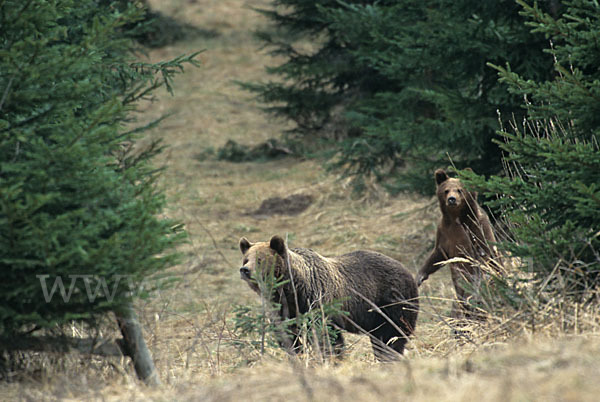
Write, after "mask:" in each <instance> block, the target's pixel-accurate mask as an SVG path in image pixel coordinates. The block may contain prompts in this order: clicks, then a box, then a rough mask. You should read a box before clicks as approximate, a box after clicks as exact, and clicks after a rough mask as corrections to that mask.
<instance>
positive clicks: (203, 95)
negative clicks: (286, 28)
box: [0, 0, 600, 401]
mask: <svg viewBox="0 0 600 402" xmlns="http://www.w3.org/2000/svg"><path fill="white" fill-rule="evenodd" d="M269 3H270V2H269V1H267V0H163V1H159V0H151V1H150V4H151V6H152V7H153V8H154V9H155V10H158V11H160V12H162V13H164V14H167V15H170V16H172V17H173V18H175V19H176V20H178V21H181V22H185V23H188V24H190V25H193V26H196V27H198V28H200V29H201V31H200V33H198V34H197V35H194V36H191V37H189V38H187V39H185V40H183V41H180V42H177V43H175V44H173V45H170V46H168V47H164V48H160V49H152V50H149V51H148V58H149V59H150V60H152V61H159V60H166V59H169V58H173V57H176V56H179V55H181V54H189V53H192V52H194V51H197V50H204V52H203V53H202V54H201V55H200V56H199V60H200V61H201V63H202V65H201V66H200V67H199V68H193V67H188V68H187V69H186V71H185V73H184V74H182V75H180V76H178V77H177V78H176V79H175V82H174V91H175V93H174V96H171V95H169V94H168V93H167V92H166V91H162V92H160V93H158V94H157V95H156V99H155V101H154V102H148V103H145V104H142V105H140V109H139V111H140V113H139V114H138V115H137V117H138V119H139V123H140V124H141V123H143V122H148V121H150V120H152V119H153V118H156V117H158V116H161V115H162V114H165V113H172V116H171V117H170V118H168V119H167V120H165V121H164V122H163V123H162V124H161V125H160V126H159V127H158V128H156V129H154V130H152V131H151V132H150V133H149V134H148V136H147V138H145V139H143V140H142V141H150V140H152V139H156V138H162V139H163V140H164V144H165V145H167V146H168V148H167V149H166V151H165V152H163V154H162V155H160V156H159V158H158V159H157V163H158V164H160V165H165V166H166V167H167V170H166V172H165V174H164V175H163V179H162V181H161V183H160V185H161V186H163V188H164V189H165V191H166V194H167V196H168V205H169V206H168V209H167V210H166V211H165V213H166V214H167V215H168V216H170V217H173V218H175V219H178V220H180V221H182V222H184V223H185V227H186V229H187V232H188V234H189V239H188V241H187V243H186V244H185V245H183V246H182V247H181V252H182V254H183V258H182V262H181V264H179V265H177V266H175V267H173V268H171V272H172V273H173V274H174V275H175V276H177V277H178V278H179V279H180V280H179V281H178V282H177V283H176V284H175V285H174V286H173V287H172V288H170V289H167V290H165V291H162V292H161V293H160V294H158V295H157V297H156V298H154V299H151V300H150V301H148V302H145V303H140V305H139V306H138V307H139V314H140V318H141V321H142V324H143V326H144V330H145V334H146V340H147V342H148V345H149V347H150V349H151V351H152V353H153V356H154V359H155V364H156V367H157V370H158V372H159V375H160V377H161V380H162V382H163V386H162V387H160V388H155V389H153V388H147V387H145V386H144V385H143V384H141V383H140V382H139V381H138V380H137V379H136V377H135V373H134V372H133V369H132V367H131V363H130V362H128V360H127V359H96V358H88V357H81V356H79V355H68V356H66V357H65V356H47V357H44V358H43V359H42V368H41V369H40V370H36V371H35V372H32V373H31V374H30V375H27V376H25V378H21V379H19V380H18V381H14V382H12V383H3V384H0V399H6V400H14V399H22V400H81V399H85V400H88V399H89V400H96V399H98V400H131V401H134V400H157V401H162V400H214V401H237V400H244V401H254V400H256V401H271V400H309V401H312V400H315V401H320V400H327V401H338V400H339V401H345V400H352V401H354V400H364V401H372V400H410V401H457V400H458V401H471V400H472V401H530V400H540V401H542V400H543V401H583V400H588V401H596V400H598V396H599V395H600V381H598V379H599V378H600V336H599V335H600V331H599V330H598V326H595V327H594V326H593V325H588V326H587V327H586V328H592V329H590V330H586V331H584V332H583V333H578V334H571V335H567V334H564V333H561V332H560V331H556V330H554V329H547V330H546V329H544V327H542V328H538V327H535V325H531V328H529V329H528V327H527V325H524V326H523V327H522V328H521V329H520V330H519V331H518V334H515V335H514V336H511V334H510V333H506V331H504V332H502V331H495V330H494V328H492V326H494V325H496V324H497V321H494V320H491V321H490V322H489V323H488V324H486V325H484V326H483V327H482V328H477V329H475V330H474V331H473V332H472V333H471V335H469V336H468V337H467V338H457V337H455V336H454V335H453V331H452V328H451V324H449V321H448V316H449V315H450V310H451V304H452V303H451V299H452V295H453V291H452V287H451V281H450V277H449V274H448V272H447V271H448V270H447V269H442V270H440V271H439V273H437V274H435V275H433V276H432V277H431V278H430V279H429V280H428V281H427V282H426V283H425V284H424V285H423V286H422V287H421V288H420V292H421V310H420V313H419V321H418V324H417V329H416V332H415V334H414V336H413V337H412V339H411V341H410V342H409V343H408V345H407V350H406V352H405V358H404V359H402V360H401V361H400V362H398V363H394V364H382V363H378V362H376V361H375V359H374V357H373V355H372V353H371V349H370V344H369V341H368V339H366V337H364V336H358V335H347V336H346V343H347V346H348V349H347V351H346V353H345V355H344V358H343V359H336V360H334V361H325V362H318V361H317V360H316V359H314V358H311V357H310V356H306V357H300V358H298V359H290V358H288V357H287V356H286V355H285V353H283V352H282V351H281V350H278V349H276V348H272V347H267V348H266V351H265V353H264V354H261V353H260V350H259V349H257V348H256V347H254V346H253V343H252V341H253V339H251V338H249V337H247V336H242V335H240V334H239V331H237V330H236V329H235V309H236V306H248V307H251V308H258V307H259V306H260V300H259V299H258V297H257V296H256V294H254V293H253V292H252V291H251V290H250V289H249V288H248V286H247V285H246V284H245V283H244V282H243V281H241V280H240V277H239V267H240V264H241V254H240V251H239V248H238V241H239V239H240V237H242V236H245V237H247V238H248V239H249V240H250V241H253V242H255V241H267V240H268V239H270V238H271V236H272V235H275V234H278V235H281V236H284V237H285V236H287V238H288V240H289V243H290V245H291V246H292V247H306V248H312V249H314V250H315V251H318V252H319V253H321V254H323V255H326V256H335V255H339V254H342V253H345V252H349V251H352V250H356V249H370V250H375V251H379V252H381V253H384V254H387V255H389V256H391V257H393V258H396V259H398V260H399V261H401V262H402V263H403V264H404V265H405V266H406V267H407V268H408V269H410V270H411V272H413V273H415V272H416V270H417V269H418V267H419V266H420V264H421V263H422V262H423V261H424V259H425V258H426V257H427V254H428V252H429V251H430V250H431V248H432V246H433V238H434V233H435V225H436V222H437V220H438V218H439V210H438V207H437V202H436V201H435V199H434V198H432V197H423V196H419V195H415V194H400V195H398V196H394V197H391V196H389V195H387V194H386V193H385V192H382V191H378V190H377V188H376V187H375V186H373V189H372V191H370V192H368V194H367V195H362V196H357V195H355V194H354V193H353V192H352V188H351V186H350V185H349V183H348V182H347V181H345V180H341V179H339V178H337V177H335V176H334V175H332V174H331V173H328V172H326V171H325V170H324V169H323V167H322V163H321V162H319V161H316V160H311V159H306V158H297V157H293V156H288V157H284V158H280V159H276V160H268V161H262V162H232V161H223V160H218V158H217V157H216V152H217V151H218V150H219V149H221V148H222V147H223V146H224V145H225V144H226V143H227V141H235V142H236V143H238V144H239V145H241V146H243V147H246V148H251V147H253V146H255V145H258V144H261V143H263V142H265V141H266V140H268V139H271V138H279V137H280V136H281V135H282V133H283V132H284V131H285V130H288V129H290V128H292V126H291V125H290V123H289V122H286V121H285V120H281V119H275V118H273V117H272V116H269V115H267V114H265V113H264V112H263V110H262V109H261V104H260V103H259V102H258V101H257V100H256V99H255V98H254V97H253V95H252V94H250V93H248V92H246V91H244V90H242V89H241V88H240V87H239V86H238V85H237V84H236V82H237V81H263V82H264V81H267V80H269V79H271V77H269V76H268V75H267V74H266V72H265V67H266V66H272V65H275V64H277V63H278V62H280V61H281V60H278V59H276V58H274V57H272V56H270V55H269V54H268V53H267V52H266V51H265V50H264V49H261V44H260V43H259V42H258V41H257V40H256V39H255V38H254V37H253V35H252V33H253V32H254V31H255V30H257V29H258V28H259V27H261V26H263V25H264V24H266V23H267V21H266V19H265V18H264V17H263V16H262V15H261V14H259V13H257V12H256V11H255V10H253V8H261V7H267V6H268V5H269ZM424 180H428V178H424ZM431 185H432V187H433V186H434V182H433V178H431ZM276 197H279V198H276ZM288 197H295V198H293V199H296V200H300V201H303V202H305V204H303V205H297V207H298V208H297V209H296V210H295V211H293V212H294V213H293V214H290V213H289V211H288V212H286V211H285V210H278V211H276V212H277V213H274V212H275V211H274V210H276V209H277V207H278V206H281V205H280V204H281V202H282V201H281V199H286V198H288ZM265 200H269V202H270V203H271V204H270V205H272V207H271V212H270V209H264V208H263V209H262V210H261V204H262V203H263V201H265ZM278 203H279V204H278ZM585 319H588V320H589V321H590V322H592V321H595V320H596V319H597V318H596V317H587V318H585ZM532 324H534V323H532ZM77 330H78V328H74V329H73V331H74V333H76V332H77ZM106 331H107V333H110V329H107V330H106ZM113 331H114V329H113ZM254 340H255V339H254Z"/></svg>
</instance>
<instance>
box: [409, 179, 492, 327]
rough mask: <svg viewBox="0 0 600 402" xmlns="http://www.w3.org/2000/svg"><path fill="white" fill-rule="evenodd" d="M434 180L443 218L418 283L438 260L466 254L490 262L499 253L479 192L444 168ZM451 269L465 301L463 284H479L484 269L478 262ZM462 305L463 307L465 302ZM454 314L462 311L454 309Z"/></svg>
mask: <svg viewBox="0 0 600 402" xmlns="http://www.w3.org/2000/svg"><path fill="white" fill-rule="evenodd" d="M435 181H436V185H437V197H438V200H439V203H440V209H441V211H442V219H441V221H440V223H439V224H438V227H437V234H436V239H435V247H434V249H433V251H432V252H431V254H430V256H429V258H427V260H426V261H425V263H424V264H423V266H422V267H421V269H420V270H419V272H418V274H417V283H418V285H419V286H420V285H421V283H423V281H425V280H426V279H427V278H428V277H429V275H431V274H433V273H435V272H436V271H437V270H439V269H440V268H441V267H442V265H441V264H438V263H440V262H442V261H445V260H448V259H451V258H455V257H463V258H471V259H474V260H478V261H488V262H489V261H490V258H494V259H496V260H497V257H498V256H497V252H496V251H495V248H494V247H493V243H495V242H496V237H495V236H494V231H493V229H492V225H491V223H490V219H489V218H488V216H487V214H486V213H485V211H483V209H482V208H481V207H480V206H479V205H478V204H477V193H476V192H470V191H467V190H466V189H465V188H464V186H463V184H462V183H461V181H460V180H459V179H456V178H449V177H448V175H447V174H446V172H445V171H444V170H442V169H438V170H436V172H435ZM453 200H454V201H453ZM450 272H451V275H452V282H453V284H454V290H455V292H456V296H457V298H458V300H459V301H460V302H464V301H466V300H467V299H468V298H469V296H471V295H470V294H469V292H468V291H467V289H465V287H464V286H463V284H465V283H468V284H469V285H470V286H473V285H476V284H477V283H478V281H480V279H481V270H480V269H479V267H478V266H477V265H473V264H469V263H453V264H450ZM461 306H462V307H463V308H464V307H465V304H464V303H461ZM465 312H466V313H467V314H466V315H467V316H472V314H470V313H469V312H468V311H465ZM454 314H455V316H456V315H458V314H459V312H458V311H457V310H456V309H455V311H454Z"/></svg>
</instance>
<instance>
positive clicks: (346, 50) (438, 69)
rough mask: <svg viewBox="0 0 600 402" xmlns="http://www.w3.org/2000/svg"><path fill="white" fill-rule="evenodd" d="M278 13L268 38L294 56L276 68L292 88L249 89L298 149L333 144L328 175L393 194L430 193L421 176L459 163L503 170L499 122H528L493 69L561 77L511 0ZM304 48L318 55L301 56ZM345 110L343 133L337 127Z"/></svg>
mask: <svg viewBox="0 0 600 402" xmlns="http://www.w3.org/2000/svg"><path fill="white" fill-rule="evenodd" d="M308 3H310V5H309V4H308ZM274 4H275V5H284V6H286V7H285V8H283V10H284V11H269V12H266V13H267V15H268V16H269V17H270V18H271V20H272V21H273V22H274V23H275V25H276V27H277V30H276V31H274V32H271V33H270V34H269V33H265V32H262V33H261V37H262V38H263V39H264V41H265V43H266V44H267V45H268V46H270V48H271V49H273V52H274V53H276V54H280V55H284V56H286V57H287V61H286V62H285V63H284V64H282V65H280V66H277V67H273V68H270V69H269V72H270V73H272V74H274V75H277V76H279V77H281V78H283V79H282V80H280V81H278V82H271V83H267V84H263V85H259V84H255V85H249V86H248V87H249V88H250V89H252V90H254V91H256V92H257V93H259V95H260V96H261V97H262V99H263V100H264V101H265V102H274V103H273V105H274V106H273V107H271V108H270V110H271V111H273V112H275V113H278V114H282V115H284V116H287V117H289V118H291V119H293V120H294V121H295V122H296V123H297V124H298V129H297V130H296V132H295V133H293V134H295V135H296V137H295V138H305V137H307V136H313V135H315V132H316V133H317V134H316V135H318V136H320V138H321V139H327V140H330V142H329V145H330V148H329V150H330V151H331V152H330V155H331V154H333V155H335V157H334V158H333V159H332V160H331V162H332V163H331V164H330V166H332V167H337V168H339V169H341V170H342V171H343V172H345V174H347V175H350V176H353V177H355V178H361V177H364V176H373V177H375V178H377V179H379V180H381V181H382V182H385V183H386V184H387V185H388V186H389V188H390V189H391V190H401V189H406V188H417V189H419V190H424V191H426V190H430V188H431V186H429V185H424V183H426V181H425V180H423V177H429V176H430V174H431V172H432V171H433V170H434V169H435V168H436V167H440V166H445V165H447V164H448V163H449V160H448V157H449V156H450V158H452V160H453V161H454V163H455V164H456V165H457V166H470V167H472V168H473V169H474V170H476V171H479V172H482V173H486V174H489V173H492V172H497V171H499V170H500V169H501V163H500V160H501V153H500V151H499V149H498V147H497V146H496V145H495V144H494V143H493V141H492V139H493V138H494V134H495V131H496V130H497V129H498V128H499V126H498V117H497V112H498V111H500V112H501V116H503V118H507V119H508V118H512V117H513V116H514V117H516V118H517V119H520V118H521V117H522V116H524V114H525V112H524V111H523V110H522V108H521V107H520V106H521V98H520V97H519V96H518V95H516V94H511V93H507V91H506V89H505V87H503V86H502V85H500V84H499V83H498V82H497V77H496V74H495V71H494V70H493V69H492V68H490V67H488V66H487V65H486V63H487V62H492V63H495V64H499V63H504V62H506V61H508V62H510V64H511V66H513V69H514V71H516V72H519V73H527V74H530V75H532V76H533V78H534V79H539V80H541V79H546V78H547V77H549V76H550V75H551V74H552V67H551V66H552V59H551V57H549V56H548V55H545V54H544V53H543V52H542V50H543V48H544V44H545V43H546V42H545V38H544V37H543V35H541V34H539V33H532V32H530V30H529V29H528V27H526V26H525V25H524V19H523V18H522V17H521V16H520V15H519V11H520V7H519V6H518V5H517V4H516V3H514V1H512V0H504V1H483V2H482V1H466V0H462V1H449V0H436V1H427V2H423V1H413V0H409V1H403V2H396V1H347V2H339V1H325V0H321V1H317V2H305V1H298V0H296V1H294V0H286V1H276V2H274ZM547 7H548V9H552V8H553V7H551V6H550V5H548V6H547ZM278 10H281V9H278ZM300 38H301V39H304V40H308V41H311V43H312V44H313V46H314V47H315V48H316V50H314V49H311V50H308V51H302V50H300V49H302V47H300V46H297V44H298V43H299V39H300ZM340 107H341V108H342V109H343V113H342V116H343V121H344V124H343V125H342V126H341V128H340V127H335V125H332V124H327V123H328V122H331V118H332V116H333V115H334V114H335V113H338V110H339V109H340ZM332 132H335V134H332Z"/></svg>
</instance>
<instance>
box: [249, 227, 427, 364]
mask: <svg viewBox="0 0 600 402" xmlns="http://www.w3.org/2000/svg"><path fill="white" fill-rule="evenodd" d="M239 246H240V250H241V252H242V254H243V261H242V267H241V268H240V275H241V278H242V279H243V280H245V281H246V282H247V283H248V285H249V286H250V288H252V289H253V290H254V291H255V292H257V293H258V294H259V295H260V289H259V287H258V284H257V280H256V278H257V277H262V278H264V277H265V276H266V275H267V273H268V270H271V269H272V270H273V274H274V276H275V277H276V278H280V279H283V280H284V281H286V282H285V283H284V284H283V285H282V286H280V287H278V288H277V289H276V290H275V292H274V294H273V295H272V301H273V302H275V303H278V304H280V305H281V308H280V310H279V311H278V315H279V318H280V319H289V318H294V317H296V315H297V313H301V314H303V313H306V312H308V311H309V310H310V309H312V308H318V307H319V305H320V304H322V303H328V302H332V301H334V300H336V301H340V302H342V308H341V310H343V311H345V312H347V315H346V314H339V315H336V316H331V317H328V318H329V321H330V322H332V323H333V325H334V326H336V327H337V328H339V329H344V330H346V331H348V332H352V333H362V334H369V336H370V338H371V345H372V347H373V353H374V354H375V357H376V358H378V359H379V360H394V359H396V358H397V356H398V354H402V353H403V351H404V345H405V344H406V342H407V340H408V337H409V336H410V335H411V334H412V332H413V331H414V329H415V325H416V322H417V313H418V310H419V301H418V290H417V284H416V282H415V280H414V278H413V276H412V275H411V273H410V272H409V271H408V270H406V269H405V268H404V267H403V266H402V264H401V263H400V262H398V261H396V260H394V259H392V258H390V257H387V256H385V255H383V254H379V253H376V252H372V251H355V252H351V253H349V254H344V255H341V256H339V257H335V258H327V257H323V256H321V255H320V254H318V253H316V252H314V251H312V250H310V249H305V248H293V249H289V248H288V247H287V245H286V243H285V241H284V240H283V239H282V238H281V237H279V236H273V237H272V238H271V240H270V241H269V242H258V243H250V242H249V241H248V240H247V239H246V238H242V239H241V240H240V243H239ZM291 332H292V335H285V336H283V338H285V339H279V342H280V344H281V345H282V346H284V347H286V348H288V350H289V349H291V350H292V351H298V349H299V345H300V343H299V339H298V330H297V328H294V327H292V331H291ZM279 336H280V337H282V335H281V334H280V335H279ZM343 343H344V340H343V338H342V334H341V333H340V334H339V335H338V337H337V339H336V340H335V345H334V346H335V351H336V352H340V351H341V350H342V348H343Z"/></svg>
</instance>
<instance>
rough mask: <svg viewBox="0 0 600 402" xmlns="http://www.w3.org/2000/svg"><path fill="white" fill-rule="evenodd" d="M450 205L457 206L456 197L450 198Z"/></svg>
mask: <svg viewBox="0 0 600 402" xmlns="http://www.w3.org/2000/svg"><path fill="white" fill-rule="evenodd" d="M448 205H456V197H454V196H450V197H448Z"/></svg>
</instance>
